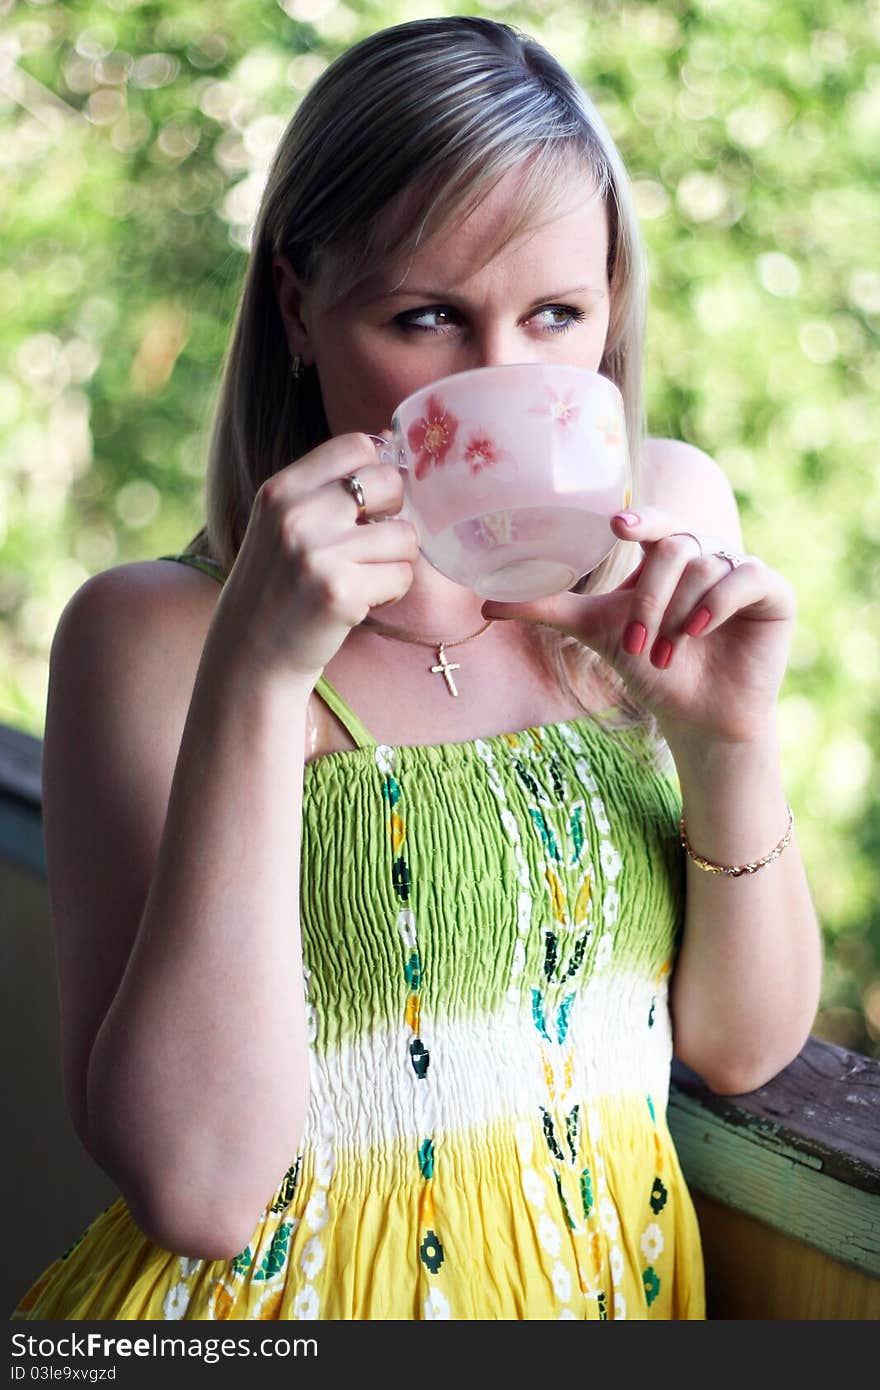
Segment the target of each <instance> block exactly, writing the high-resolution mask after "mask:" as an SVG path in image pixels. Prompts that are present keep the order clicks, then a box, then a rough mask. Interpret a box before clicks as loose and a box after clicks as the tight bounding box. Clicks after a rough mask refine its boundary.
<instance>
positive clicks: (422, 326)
mask: <svg viewBox="0 0 880 1390" xmlns="http://www.w3.org/2000/svg"><path fill="white" fill-rule="evenodd" d="M394 322H395V323H398V324H400V326H401V328H403V329H414V330H415V331H416V332H417V333H443V332H445V331H448V330H449V329H450V328H453V327H454V326H455V324H456V323H457V322H458V315H457V314H456V312H455V310H454V309H450V308H449V306H448V305H444V304H428V305H425V306H424V307H423V308H421V309H407V310H406V312H405V313H403V314H398V315H397V317H396V318H395V320H394Z"/></svg>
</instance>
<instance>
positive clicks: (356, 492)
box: [339, 473, 367, 524]
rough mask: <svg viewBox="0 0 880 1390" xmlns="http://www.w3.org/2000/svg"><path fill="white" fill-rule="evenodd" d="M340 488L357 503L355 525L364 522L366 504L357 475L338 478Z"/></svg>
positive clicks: (351, 474) (350, 474) (352, 474)
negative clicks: (340, 484)
mask: <svg viewBox="0 0 880 1390" xmlns="http://www.w3.org/2000/svg"><path fill="white" fill-rule="evenodd" d="M339 481H340V482H341V483H342V486H343V487H344V488H345V490H346V492H348V493H349V494H350V495H351V496H352V497H353V498H354V500H355V502H357V509H358V514H357V524H359V523H360V522H362V521H364V520H365V519H366V515H367V504H366V501H365V500H364V490H363V488H362V487H361V480H360V478H359V477H358V475H357V473H349V474H348V476H347V477H345V478H340V480H339Z"/></svg>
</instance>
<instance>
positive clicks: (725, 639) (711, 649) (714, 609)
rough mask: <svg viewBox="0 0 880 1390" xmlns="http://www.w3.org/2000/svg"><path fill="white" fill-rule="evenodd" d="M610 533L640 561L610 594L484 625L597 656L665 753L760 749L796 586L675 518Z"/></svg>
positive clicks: (575, 598) (490, 606)
mask: <svg viewBox="0 0 880 1390" xmlns="http://www.w3.org/2000/svg"><path fill="white" fill-rule="evenodd" d="M627 518H628V519H629V520H627ZM630 522H632V524H630ZM611 524H612V530H613V531H614V534H615V535H616V536H617V537H618V538H619V539H621V540H626V541H634V542H636V543H637V544H639V545H640V546H641V547H642V551H643V555H642V559H641V563H640V564H639V566H638V568H637V569H636V570H635V571H634V572H633V573H632V574H631V575H630V576H629V578H628V579H626V580H625V581H624V583H623V584H621V585H620V586H619V587H618V588H617V589H614V590H612V591H611V592H609V593H605V594H589V595H583V594H569V593H564V594H554V595H552V596H551V597H550V598H545V599H538V600H536V601H534V602H531V603H496V602H494V601H491V600H487V601H486V602H485V603H484V604H483V613H484V615H485V616H486V617H487V618H519V619H522V620H524V621H532V622H536V623H543V624H546V625H547V626H549V627H554V628H557V629H558V630H559V631H561V632H567V633H570V634H571V635H572V636H573V637H577V638H578V639H579V640H580V641H582V642H584V643H586V644H587V645H588V646H590V647H592V648H593V649H594V650H595V651H596V652H598V653H599V655H600V656H601V657H603V658H604V659H605V660H606V661H607V662H608V663H609V664H610V665H611V666H613V667H614V669H615V670H616V671H617V672H618V674H619V675H620V676H621V677H622V678H623V680H624V682H625V684H626V686H627V688H628V690H629V691H630V693H631V694H632V695H633V697H634V698H635V699H636V700H637V701H638V702H639V703H640V704H642V705H643V706H644V707H645V708H646V709H648V710H649V711H650V712H651V713H652V714H654V715H655V716H656V718H657V720H658V723H659V725H660V728H661V731H662V732H663V734H664V736H665V737H666V739H667V741H668V742H670V743H672V742H673V741H679V740H685V741H686V742H690V743H693V741H694V740H695V739H696V740H697V741H703V740H707V741H710V742H711V741H720V742H724V743H745V742H750V741H753V740H755V739H758V738H760V737H761V736H762V735H763V734H764V733H766V730H767V728H768V726H769V725H770V724H771V723H772V720H773V715H774V710H775V706H776V701H777V698H778V694H779V687H780V685H781V683H782V677H783V674H784V672H785V666H786V661H787V657H788V648H789V643H790V640H791V633H792V627H793V624H794V618H795V612H796V603H795V596H794V591H793V589H792V587H791V585H790V584H789V583H788V581H787V580H785V579H783V577H782V576H781V575H780V574H777V573H776V572H775V571H774V570H771V569H770V568H769V567H768V566H767V565H765V564H764V563H763V562H762V561H761V560H759V559H757V558H756V557H755V556H753V555H744V556H739V555H738V556H736V557H735V559H736V563H734V561H733V560H730V559H727V558H726V557H725V556H724V555H723V554H719V553H718V552H719V550H722V549H724V547H723V546H722V544H721V543H720V542H716V541H711V540H709V539H708V538H707V537H705V536H702V535H700V539H699V541H698V540H697V539H696V538H695V535H694V534H693V533H691V532H689V531H687V530H686V529H685V527H686V525H687V523H686V522H683V521H682V520H681V519H680V518H677V517H675V516H673V515H672V514H671V513H670V512H667V511H661V510H659V509H658V508H654V507H642V508H641V509H640V511H639V513H638V515H635V514H634V513H632V512H626V513H621V514H620V515H619V516H617V517H615V518H614V520H613V521H612V523H611ZM697 534H698V535H699V534H700V533H697ZM698 545H699V546H701V547H702V550H703V553H702V554H700V553H699V551H698ZM731 553H732V552H731Z"/></svg>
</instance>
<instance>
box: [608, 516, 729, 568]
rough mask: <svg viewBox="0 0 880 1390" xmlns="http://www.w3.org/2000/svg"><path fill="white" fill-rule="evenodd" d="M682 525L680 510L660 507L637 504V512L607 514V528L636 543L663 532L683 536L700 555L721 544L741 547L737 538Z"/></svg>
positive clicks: (718, 548) (683, 523)
mask: <svg viewBox="0 0 880 1390" xmlns="http://www.w3.org/2000/svg"><path fill="white" fill-rule="evenodd" d="M686 527H687V522H686V521H682V518H681V515H680V514H677V513H675V512H669V511H666V510H665V509H664V508H661V507H640V508H639V510H638V511H637V512H636V511H632V510H628V511H625V512H617V513H616V514H615V515H614V516H613V517H612V518H611V529H612V531H613V532H614V534H615V536H618V537H619V538H620V539H621V540H626V541H635V542H637V543H638V544H640V545H641V544H643V543H647V542H650V541H659V540H662V539H663V538H664V537H665V536H683V537H684V538H686V539H687V541H688V545H689V546H690V549H691V553H692V554H693V555H695V556H698V555H699V554H700V552H701V551H702V553H703V554H704V555H709V554H712V553H714V552H716V551H718V550H721V549H723V548H724V547H725V545H726V546H727V547H729V548H731V549H734V550H739V549H741V546H742V542H741V541H740V540H739V538H737V539H736V540H735V541H732V540H730V538H728V539H727V541H724V540H722V539H721V537H719V536H715V535H710V534H708V533H707V532H705V531H702V530H698V529H697V528H696V527H694V528H693V529H692V530H688V529H685V528H686Z"/></svg>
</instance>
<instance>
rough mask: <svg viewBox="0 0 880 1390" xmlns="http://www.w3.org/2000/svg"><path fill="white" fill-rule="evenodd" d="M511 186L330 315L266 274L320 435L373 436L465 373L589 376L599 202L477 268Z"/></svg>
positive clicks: (554, 219)
mask: <svg viewBox="0 0 880 1390" xmlns="http://www.w3.org/2000/svg"><path fill="white" fill-rule="evenodd" d="M518 181H519V174H518V172H517V171H516V170H514V171H512V172H511V173H510V174H508V175H506V176H505V178H504V179H502V180H501V182H500V183H499V184H498V185H497V186H496V187H495V188H494V189H493V190H492V192H491V193H490V194H489V195H488V196H487V197H486V198H485V199H484V200H483V202H482V203H481V204H480V205H479V206H478V207H477V208H476V210H475V211H474V212H473V213H472V214H471V215H470V216H469V217H468V218H466V219H465V221H464V222H463V223H462V224H461V226H460V228H459V229H458V230H457V231H456V232H448V233H445V234H444V235H443V237H442V238H440V237H437V238H434V239H433V240H432V241H430V242H429V243H428V244H426V245H425V246H424V247H423V248H421V249H420V250H419V251H418V252H417V253H416V254H415V256H414V257H412V258H410V259H409V260H408V261H406V262H404V261H401V262H398V263H395V264H392V265H389V266H387V267H386V268H385V269H383V270H382V271H380V272H378V273H377V274H375V275H374V276H371V277H370V278H369V279H368V280H367V281H365V282H364V283H362V284H361V285H359V286H358V287H357V288H356V290H354V291H353V292H352V294H351V295H350V296H349V297H348V298H347V299H345V300H344V301H343V302H342V303H341V304H339V305H337V306H335V307H333V308H329V307H326V306H325V304H323V303H322V293H321V286H320V281H319V282H318V284H317V285H315V286H313V287H309V288H308V289H306V290H305V291H303V292H302V293H301V294H298V293H297V291H296V287H295V282H294V281H293V277H292V275H291V274H290V271H289V267H287V266H284V267H283V269H281V270H276V275H278V277H279V279H278V288H279V300H280V303H281V308H282V313H283V316H284V318H285V323H286V326H287V333H288V341H289V344H290V349H291V352H292V353H293V354H298V355H299V356H301V357H302V358H303V360H304V361H305V362H307V363H311V364H314V366H315V368H316V370H317V373H318V379H319V381H320V385H321V393H322V396H323V401H324V410H325V414H326V416H327V422H328V424H329V426H330V431H331V433H332V434H334V435H336V434H344V433H346V432H348V431H350V430H364V431H371V432H377V431H379V430H381V429H383V428H385V427H387V426H388V425H389V424H390V421H391V416H392V413H393V411H394V408H395V406H397V405H398V404H399V402H400V401H402V400H403V399H404V397H405V396H408V395H409V394H410V393H411V392H412V391H416V390H418V389H419V388H420V387H422V386H427V385H428V384H429V383H430V382H432V381H436V380H438V379H439V378H440V377H443V376H449V375H451V374H452V373H454V372H463V371H468V370H470V369H471V368H474V367H489V366H498V365H501V364H502V363H511V362H565V363H569V364H570V365H572V366H576V367H587V368H590V369H591V370H593V371H595V370H596V369H597V368H598V366H599V363H600V361H601V359H602V353H603V350H604V346H605V338H606V334H607V331H608V315H609V299H608V285H607V276H606V258H607V249H608V229H607V219H606V212H605V206H604V203H603V202H602V200H601V198H600V197H599V196H598V195H597V194H593V195H592V196H589V195H584V196H583V197H582V198H579V199H577V200H575V199H573V200H572V202H571V203H569V204H568V205H564V208H563V211H562V212H561V213H558V212H557V213H553V214H549V215H548V217H547V220H546V221H543V222H542V225H539V226H537V227H535V228H533V229H532V230H529V231H526V232H525V233H523V234H522V235H521V236H520V237H519V238H517V239H516V240H514V241H512V242H510V243H509V244H508V245H507V246H505V247H504V248H503V249H502V250H501V251H500V252H499V253H498V254H497V255H495V256H494V257H492V259H491V260H488V261H487V260H486V254H487V252H488V250H489V249H491V247H492V245H493V242H494V241H495V240H496V238H497V236H498V232H499V229H500V228H501V227H502V226H503V219H504V217H505V214H506V212H507V211H508V209H509V200H510V199H511V198H513V197H515V196H516V190H517V185H518ZM278 265H280V263H278V262H276V266H278Z"/></svg>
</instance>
